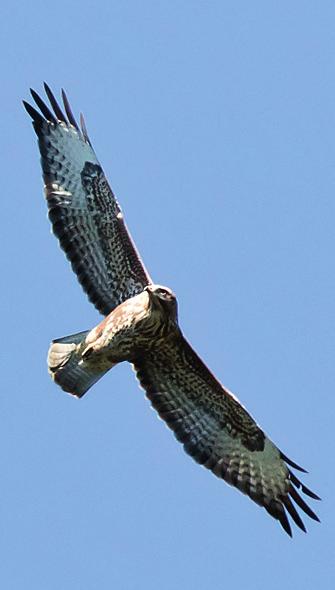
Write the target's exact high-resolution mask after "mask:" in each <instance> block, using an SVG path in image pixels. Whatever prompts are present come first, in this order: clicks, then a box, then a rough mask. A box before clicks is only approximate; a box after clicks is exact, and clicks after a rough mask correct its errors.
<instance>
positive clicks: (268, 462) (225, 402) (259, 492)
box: [134, 334, 319, 535]
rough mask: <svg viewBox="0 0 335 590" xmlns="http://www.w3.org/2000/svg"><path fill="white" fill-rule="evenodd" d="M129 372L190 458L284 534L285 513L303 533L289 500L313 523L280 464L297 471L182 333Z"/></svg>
mask: <svg viewBox="0 0 335 590" xmlns="http://www.w3.org/2000/svg"><path fill="white" fill-rule="evenodd" d="M134 367H135V371H136V372H137V377H138V379H139V381H140V383H141V385H142V387H143V388H144V389H145V391H146V394H147V397H148V398H149V400H150V401H151V403H152V405H153V407H154V408H155V409H156V410H157V412H158V414H159V416H160V417H161V418H162V419H163V420H164V421H165V422H166V424H167V425H168V426H169V428H171V429H172V430H173V432H174V434H175V436H176V438H177V439H178V440H179V441H180V442H182V443H183V446H184V449H185V451H186V452H187V453H188V454H189V455H191V456H192V457H193V459H195V460H196V461H197V462H198V463H200V464H202V465H203V466H204V467H206V468H208V469H210V470H211V471H212V472H213V473H214V474H215V475H216V476H217V477H220V478H222V479H224V480H225V481H226V482H227V483H229V484H230V485H232V486H235V487H236V488H238V489H239V490H240V491H241V492H243V493H244V494H247V495H248V496H249V497H250V498H251V499H252V500H253V501H254V502H256V503H257V504H259V505H260V506H263V507H264V508H265V509H266V510H267V512H268V513H269V514H270V515H271V516H273V517H274V518H275V519H277V520H279V522H280V523H281V525H282V527H283V528H284V529H285V531H286V532H287V533H288V534H289V535H291V527H290V524H289V521H288V518H287V514H286V511H287V512H288V513H289V514H290V515H291V517H292V518H293V520H294V522H295V523H296V524H297V526H299V527H300V528H301V529H302V530H303V531H305V530H306V529H305V526H304V524H303V522H302V520H301V518H300V516H299V514H298V512H297V510H296V509H295V507H294V505H293V504H292V501H291V499H293V500H294V501H295V502H296V504H298V506H299V507H300V508H301V509H302V510H303V511H304V512H305V513H306V514H307V515H308V516H310V517H311V518H313V519H314V520H318V517H317V516H316V515H315V514H314V512H313V511H312V510H311V509H310V508H309V507H308V506H307V504H306V503H305V502H304V500H303V499H302V498H301V496H299V494H298V492H297V491H296V489H295V488H301V490H302V491H303V492H304V493H306V494H307V495H308V496H310V497H312V498H314V499H319V498H318V496H316V495H315V494H314V493H313V492H311V491H310V490H309V489H308V488H306V487H305V486H304V485H303V484H302V483H301V482H300V481H299V480H298V478H297V477H296V476H295V475H294V474H293V473H292V472H291V471H290V470H289V469H288V467H287V465H286V464H285V461H284V459H285V460H286V462H288V463H289V464H290V465H293V466H294V467H296V468H298V469H300V470H302V469H301V468H299V466H297V465H296V464H294V463H293V462H291V461H290V460H289V459H287V458H286V457H285V456H284V455H282V453H281V452H280V451H279V450H278V449H277V447H276V446H275V445H274V444H273V443H272V442H271V440H270V439H269V438H268V437H267V436H266V435H265V434H264V432H263V431H262V430H261V428H260V427H259V426H258V425H257V424H256V422H255V421H254V419H253V418H252V417H251V416H250V414H248V412H247V411H246V410H245V409H244V407H243V406H242V405H241V404H240V403H239V401H238V400H237V399H236V398H235V397H234V396H233V395H232V394H231V393H230V392H229V391H228V390H227V389H225V388H224V387H223V386H222V385H221V384H220V383H219V382H218V381H217V380H216V378H215V377H214V376H213V375H212V374H211V373H210V371H209V370H208V368H207V367H206V366H205V365H204V363H203V362H202V361H201V359H200V358H199V357H198V356H197V354H196V353H195V352H194V350H193V349H192V348H191V346H190V345H189V344H188V343H187V341H186V340H185V339H184V337H183V336H182V335H181V334H180V335H179V337H178V338H177V339H175V340H174V342H171V341H170V342H168V343H165V344H161V346H160V347H159V348H158V349H154V350H153V351H152V352H151V353H149V354H148V353H146V354H145V355H143V357H141V358H139V359H137V360H136V362H135V363H134Z"/></svg>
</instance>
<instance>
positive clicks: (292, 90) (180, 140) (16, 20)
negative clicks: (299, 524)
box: [0, 0, 335, 590]
mask: <svg viewBox="0 0 335 590" xmlns="http://www.w3.org/2000/svg"><path fill="white" fill-rule="evenodd" d="M334 22H335V4H334V2H331V1H324V2H321V3H317V2H309V1H307V2H306V1H304V2H303V1H297V2H288V1H283V2H280V3H279V2H271V1H270V2H268V1H261V2H258V1H256V2H247V1H245V2H222V1H213V2H204V1H190V0H184V1H182V2H177V1H170V2H167V1H165V2H162V1H147V2H134V1H127V2H116V1H108V2H107V1H106V2H93V1H92V2H88V1H87V0H83V1H82V2H80V3H79V2H78V3H77V2H71V1H70V2H65V1H64V0H59V1H58V2H49V1H43V2H42V1H40V2H39V1H34V2H32V6H31V5H29V4H28V3H21V2H13V3H10V4H9V3H8V5H7V6H5V5H3V6H2V17H1V25H0V27H1V35H0V39H1V41H0V43H1V56H2V66H1V78H2V80H1V82H2V83H1V111H2V116H1V120H2V126H1V138H0V141H1V144H2V145H1V154H2V155H1V185H2V186H1V193H2V197H1V203H2V215H1V240H2V246H1V254H0V256H1V268H2V295H3V298H2V303H1V309H2V344H1V348H2V353H1V358H2V367H3V368H2V387H1V389H2V394H1V404H0V421H1V428H0V437H1V441H0V444H1V447H0V448H1V452H0V464H1V465H0V468H1V485H0V490H1V492H0V531H1V532H0V555H1V571H0V585H1V588H4V589H6V590H7V589H8V590H12V589H13V590H21V589H23V588H24V589H25V590H30V589H34V590H39V589H43V590H60V589H61V590H70V589H71V590H95V589H97V588H99V590H105V589H106V590H107V589H111V588H117V589H118V590H139V589H140V590H141V589H142V588H143V589H145V590H157V589H159V590H174V589H175V588H183V589H184V588H185V589H186V590H189V589H192V590H193V589H195V590H203V589H204V590H205V589H207V588H230V587H234V588H242V589H243V588H248V589H249V590H258V589H260V588H261V589H262V588H267V589H270V590H277V589H281V588H283V587H285V588H288V589H290V588H304V589H305V590H310V589H315V588H316V587H317V588H322V589H323V590H328V589H330V588H332V587H333V586H332V583H333V581H334V573H335V572H334V560H335V557H334V553H335V548H334V532H335V518H334V507H333V502H334V498H333V496H334V486H335V476H334V419H335V416H334V386H335V370H334V367H335V363H334V332H335V329H334V328H335V326H334V323H335V321H334V319H335V318H334V288H335V281H334V226H335V149H334V147H335V140H334V138H335V34H334ZM44 79H45V80H46V81H47V82H48V83H49V84H50V85H51V87H52V88H53V89H54V91H55V92H57V93H58V90H59V88H60V87H61V86H64V87H65V88H66V90H67V92H68V94H69V97H70V99H71V104H72V106H73V110H74V111H75V113H78V112H79V111H80V110H82V111H83V112H84V114H85V117H86V122H87V126H88V130H89V133H90V137H91V139H92V141H93V144H94V147H95V149H96V152H97V154H98V157H100V160H101V163H102V165H103V166H104V169H105V171H106V172H107V175H108V177H109V180H110V182H111V184H112V186H113V188H114V190H115V192H116V194H117V196H118V198H119V200H120V202H121V205H122V207H123V210H124V213H125V216H126V220H127V223H128V226H129V227H130V230H131V232H132V234H133V237H134V238H135V240H136V243H137V246H138V248H139V249H140V251H141V253H142V256H143V258H144V260H145V263H146V265H147V266H148V268H149V270H150V272H151V274H152V276H153V277H154V279H155V280H156V281H157V282H160V283H163V284H167V285H169V286H170V287H172V288H173V289H174V290H175V292H176V294H177V296H178V298H179V307H180V321H181V325H182V327H183V329H184V332H185V334H186V336H187V337H188V338H189V339H190V340H191V342H192V344H193V345H194V347H195V348H196V349H197V351H198V352H199V354H201V356H202V357H203V358H204V360H205V361H206V363H207V364H208V365H209V366H210V368H211V369H212V370H213V371H214V372H215V373H216V375H217V376H218V378H219V379H220V380H222V381H223V383H224V384H225V385H226V386H227V387H229V388H230V389H231V390H232V391H234V393H236V395H238V397H239V399H240V400H241V401H242V402H243V403H244V404H245V405H246V406H247V408H248V409H249V411H250V412H251V413H252V414H253V415H254V416H255V418H256V419H257V421H258V422H259V423H260V424H261V425H262V427H263V428H264V429H265V430H266V432H267V433H268V434H269V435H270V436H271V438H272V439H273V440H274V441H275V442H276V443H277V444H278V446H279V447H280V448H281V449H282V450H283V451H284V452H285V453H286V454H287V455H289V456H290V457H292V459H294V460H296V461H297V462H298V463H301V464H302V465H303V466H305V467H306V468H307V469H308V470H309V471H310V474H309V475H306V476H305V477H304V482H305V483H306V484H307V485H308V486H310V487H311V488H312V489H313V490H315V491H316V492H317V493H319V494H320V495H321V496H322V498H323V499H324V501H323V502H322V503H313V501H311V505H312V506H313V508H314V509H316V510H317V512H318V514H319V515H320V518H321V520H322V524H321V525H318V524H317V523H314V522H312V521H309V519H308V518H306V519H305V522H306V525H307V527H308V530H309V532H308V535H304V534H303V533H301V532H300V531H299V530H295V535H294V538H293V540H291V539H289V538H288V537H287V536H286V535H285V534H284V532H283V531H282V530H281V528H280V526H279V525H278V524H277V523H276V522H275V521H273V520H272V519H271V518H270V517H268V516H267V515H266V513H265V511H263V510H261V509H260V508H258V507H257V506H255V505H254V504H253V503H252V502H251V501H249V500H248V499H247V498H245V497H244V496H242V494H239V493H238V492H236V491H235V490H233V489H232V488H230V487H228V486H227V485H225V484H224V483H223V482H221V481H219V480H218V479H216V478H214V477H213V476H212V475H211V474H210V473H209V472H207V471H205V470H204V469H202V468H200V467H199V466H198V465H196V464H195V463H193V461H192V460H191V459H190V458H189V457H187V456H186V455H185V454H184V452H183V451H182V448H181V446H180V445H179V444H178V443H177V442H176V441H175V439H174V438H173V435H172V433H171V432H170V431H169V430H168V429H167V428H166V427H165V426H164V424H163V423H162V422H161V421H159V420H158V419H157V417H156V415H155V414H154V412H153V411H152V410H151V409H150V407H149V403H148V402H147V401H146V400H145V398H144V394H143V392H142V391H141V390H140V389H139V387H138V385H137V383H136V381H135V378H134V375H133V373H132V371H131V369H130V367H129V366H128V365H127V366H126V365H124V366H119V367H118V368H117V369H114V370H113V371H112V372H111V373H110V374H108V375H107V376H106V377H105V378H104V379H103V380H102V381H101V382H100V383H99V384H98V385H97V386H96V387H95V388H94V389H93V390H92V391H91V392H90V393H89V394H88V395H87V396H86V397H85V398H84V399H83V400H82V401H77V400H75V399H72V398H71V397H70V396H67V395H66V394H64V393H62V392H61V391H60V389H58V388H57V387H56V386H55V385H54V384H53V383H52V382H51V380H50V379H49V377H48V374H47V370H46V360H45V359H46V352H47V349H48V346H49V342H50V340H51V339H52V338H56V337H60V336H63V335H66V334H69V333H72V332H76V331H79V330H83V329H86V328H90V327H93V326H94V324H96V323H97V322H98V320H99V316H98V314H97V312H96V311H95V310H94V308H93V307H92V306H91V305H90V304H89V302H88V301H87V299H86V297H85V295H84V294H83V292H82V291H81V288H80V286H79V285H78V283H77V281H76V278H75V276H74V275H73V274H72V272H71V270H70V267H69V265H68V263H67V262H66V260H65V258H64V256H63V254H62V252H61V251H60V249H59V247H58V246H57V242H56V239H55V238H54V237H52V236H51V235H50V228H49V223H48V221H47V219H46V206H45V203H44V199H43V196H42V182H41V175H40V166H39V158H38V152H37V146H36V141H35V137H34V134H33V130H32V128H31V125H30V122H29V118H28V117H27V115H26V113H25V112H24V110H23V108H22V106H21V104H20V101H21V99H22V98H26V99H27V98H28V96H29V95H28V88H29V86H33V87H34V88H35V89H36V90H39V91H40V90H41V88H42V85H41V82H42V81H43V80H44Z"/></svg>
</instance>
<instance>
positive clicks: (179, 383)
mask: <svg viewBox="0 0 335 590" xmlns="http://www.w3.org/2000/svg"><path fill="white" fill-rule="evenodd" d="M44 87H45V92H46V95H47V97H48V99H49V103H50V107H49V106H47V104H46V103H45V102H44V101H43V100H42V99H41V98H40V97H39V95H38V94H37V93H36V92H35V91H34V90H32V91H31V94H32V97H33V99H34V101H35V103H36V105H37V107H38V109H39V111H38V110H36V108H34V107H33V106H31V105H30V104H28V103H27V102H24V106H25V108H26V110H27V111H28V114H29V115H30V116H31V118H32V120H33V126H34V129H35V131H36V134H37V137H38V144H39V149H40V153H41V164H42V170H43V178H44V183H45V196H46V200H47V205H48V210H49V218H50V220H51V223H52V227H53V231H54V233H55V234H56V236H57V237H58V239H59V242H60V245H61V247H62V248H63V250H64V251H65V253H66V256H67V257H68V259H69V260H70V262H71V265H72V268H73V270H74V272H75V273H76V274H77V276H78V279H79V282H80V283H81V285H82V287H83V289H84V291H86V293H87V295H88V297H89V299H90V301H91V302H92V303H93V304H94V305H95V307H96V308H97V309H98V310H99V311H100V312H101V313H102V314H103V315H104V316H105V318H104V319H103V321H102V322H101V323H100V324H99V325H98V326H97V327H96V328H94V329H93V330H90V331H85V332H80V333H79V334H73V335H71V336H67V337H65V338H60V339H58V340H54V341H53V342H52V344H51V347H50V350H49V355H48V365H49V372H50V374H51V376H52V378H53V379H54V380H55V382H56V383H57V384H58V385H60V387H61V388H62V389H64V390H65V391H67V392H69V393H71V394H73V395H75V396H77V397H81V396H83V395H84V394H85V393H86V391H87V390H88V389H89V388H90V387H91V386H92V385H93V384H94V383H95V382H96V381H98V380H99V379H100V378H101V377H102V376H103V375H104V374H105V373H106V372H107V371H108V370H109V369H111V368H112V367H113V366H114V365H116V364H117V363H120V362H122V361H128V362H129V363H131V364H132V365H133V366H134V368H135V371H136V373H137V377H138V379H139V381H140V384H141V385H142V387H143V388H144V390H145V391H146V394H147V397H148V398H149V399H150V401H151V403H152V405H153V407H154V408H155V409H156V410H157V412H158V413H159V415H160V417H161V418H162V419H163V420H164V421H165V422H166V424H167V425H168V426H169V427H170V428H171V429H172V430H173V432H174V433H175V436H176V438H177V439H178V440H179V441H180V442H182V443H183V446H184V449H185V451H186V452H187V453H188V454H190V455H191V456H192V457H193V458H194V459H195V460H196V461H197V462H198V463H200V464H202V465H204V466H205V467H207V468H208V469H210V470H211V471H212V472H213V473H214V474H215V475H216V476H217V477H220V478H223V479H224V480H225V481H226V482H227V483H229V484H230V485H233V486H235V487H236V488H238V489H239V490H240V491H241V492H243V493H244V494H247V495H248V496H249V497H250V498H251V499H252V500H254V501H255V502H256V503H257V504H259V505H260V506H263V507H264V508H265V509H266V510H267V512H268V513H269V514H270V515H271V516H273V517H274V518H275V519H277V520H279V522H280V524H281V525H282V527H283V528H284V529H285V531H286V532H287V533H288V534H289V535H292V533H291V526H290V523H289V520H288V517H287V513H288V514H289V515H290V516H291V518H292V519H293V521H294V522H295V523H296V525H298V527H300V528H301V529H302V530H303V531H305V526H304V524H303V522H302V520H301V517H300V516H299V514H298V512H297V510H296V508H295V506H294V504H293V503H292V500H293V501H294V502H295V503H296V504H297V505H298V506H299V508H300V509H302V510H303V512H305V513H306V514H307V515H308V516H309V517H311V518H312V519H314V520H318V517H317V516H316V514H315V513H314V512H313V511H312V510H311V508H309V506H308V505H307V504H306V502H305V501H304V500H303V498H302V497H301V495H299V493H298V491H297V489H300V490H301V491H302V492H303V493H304V494H306V495H307V496H309V497H310V498H313V499H316V500H317V499H319V498H318V496H317V495H316V494H314V493H313V492H311V491H310V490H309V489H308V488H307V487H306V486H305V485H304V484H303V483H301V482H300V481H299V479H298V478H297V477H296V475H294V473H293V472H292V471H291V469H290V467H291V468H294V469H298V470H299V471H304V469H302V468H301V467H299V466H298V465H297V464H296V463H294V462H293V461H291V460H290V459H288V457H286V456H285V455H284V454H283V453H282V452H281V451H280V450H279V449H278V448H277V447H276V446H275V445H274V444H273V442H272V441H271V440H270V439H269V438H268V437H267V436H266V434H265V433H264V432H263V430H262V429H261V428H260V427H259V426H258V425H257V423H256V422H255V421H254V419H253V418H252V417H251V416H250V414H249V413H248V412H247V411H246V410H245V408H244V407H243V406H242V405H241V404H240V403H239V401H238V400H237V398H236V397H235V396H234V395H233V394H232V393H231V392H229V391H228V390H227V389H226V388H224V387H223V386H222V385H221V383H220V382H219V381H218V380H217V379H216V378H215V377H214V375H213V374H212V373H211V372H210V371H209V369H208V368H207V367H206V366H205V365H204V363H203V362H202V360H201V359H200V358H199V357H198V355H197V354H196V353H195V351H194V350H193V349H192V348H191V346H190V344H189V343H188V342H187V340H186V339H185V338H184V336H183V333H182V331H181V329H180V327H179V323H178V314H177V301H176V297H175V295H174V294H173V293H172V291H171V290H170V289H168V288H167V287H163V286H160V285H156V284H154V283H153V281H152V280H151V278H150V275H149V274H148V272H147V270H146V268H145V267H144V265H143V262H142V260H141V258H140V256H139V254H138V252H137V250H136V247H135V245H134V243H133V241H132V238H131V236H130V234H129V232H128V230H127V227H126V225H125V223H124V220H123V215H122V211H121V209H120V206H119V204H118V202H117V200H116V198H115V196H114V194H113V192H112V190H111V188H110V186H109V184H108V182H107V179H106V177H105V175H104V172H103V170H102V168H101V166H100V164H99V162H98V160H97V158H96V155H95V153H94V150H93V148H92V145H91V142H90V140H89V137H88V134H87V130H86V126H85V122H84V119H83V117H82V115H81V116H80V127H79V126H78V124H77V122H76V120H75V118H74V116H73V114H72V111H71V108H70V105H69V102H68V99H67V97H66V94H65V93H64V91H63V92H62V99H63V107H61V106H60V105H59V104H58V102H57V101H56V99H55V97H54V95H53V94H52V92H51V90H50V88H49V87H48V86H47V85H46V84H45V86H44ZM288 466H289V467H288Z"/></svg>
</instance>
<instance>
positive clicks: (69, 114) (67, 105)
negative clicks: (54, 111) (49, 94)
mask: <svg viewBox="0 0 335 590" xmlns="http://www.w3.org/2000/svg"><path fill="white" fill-rule="evenodd" d="M62 98H63V103H64V108H65V112H66V114H67V117H68V119H69V122H70V124H71V125H73V127H75V128H76V129H77V131H78V132H79V133H80V129H79V127H78V125H77V121H76V120H75V118H74V116H73V113H72V111H71V107H70V103H69V101H68V98H67V96H66V94H65V90H64V89H63V88H62Z"/></svg>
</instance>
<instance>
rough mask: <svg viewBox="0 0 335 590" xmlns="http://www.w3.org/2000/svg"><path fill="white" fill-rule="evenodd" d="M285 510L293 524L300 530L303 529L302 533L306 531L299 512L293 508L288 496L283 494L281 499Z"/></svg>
mask: <svg viewBox="0 0 335 590" xmlns="http://www.w3.org/2000/svg"><path fill="white" fill-rule="evenodd" d="M282 502H283V504H284V506H285V508H286V510H287V512H288V513H289V514H290V515H291V517H292V518H293V520H294V522H295V524H296V525H297V526H298V527H299V528H300V529H301V530H302V531H304V533H306V528H305V525H304V523H303V522H302V520H301V518H300V516H299V514H298V513H297V511H296V509H295V508H294V506H293V504H292V502H291V500H290V498H289V497H288V496H284V497H283V500H282Z"/></svg>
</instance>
